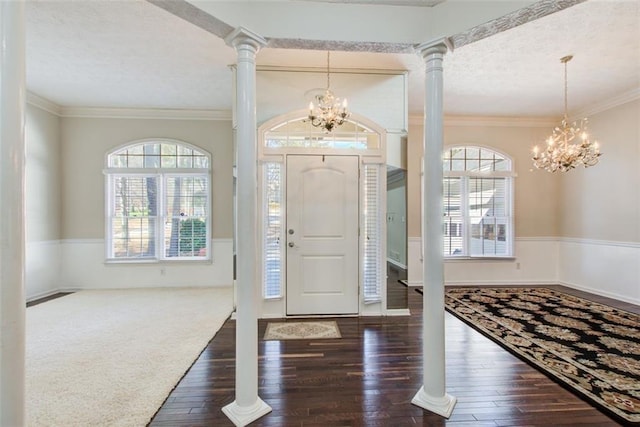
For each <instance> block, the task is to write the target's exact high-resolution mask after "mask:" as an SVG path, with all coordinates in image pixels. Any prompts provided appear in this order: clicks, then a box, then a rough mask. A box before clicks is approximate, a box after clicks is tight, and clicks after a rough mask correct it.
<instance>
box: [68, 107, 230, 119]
mask: <svg viewBox="0 0 640 427" xmlns="http://www.w3.org/2000/svg"><path fill="white" fill-rule="evenodd" d="M59 116H60V117H80V118H101V119H160V120H223V121H226V120H228V121H231V110H179V109H170V108H166V109H162V108H97V107H61V108H60V113H59Z"/></svg>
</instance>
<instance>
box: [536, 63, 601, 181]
mask: <svg viewBox="0 0 640 427" xmlns="http://www.w3.org/2000/svg"><path fill="white" fill-rule="evenodd" d="M572 58H573V56H571V55H569V56H565V57H563V58H561V59H560V62H562V63H563V64H564V116H563V118H562V122H561V124H560V126H556V127H555V128H554V129H553V132H552V133H551V136H549V138H548V139H547V148H546V149H545V150H543V151H542V152H539V151H538V146H535V147H534V148H533V158H532V159H533V165H534V166H535V167H536V168H538V169H544V170H546V171H548V172H557V171H560V172H567V171H569V170H571V169H574V168H575V167H576V166H580V165H582V166H584V167H585V168H586V167H589V166H593V165H595V164H597V163H598V160H599V159H598V158H599V157H600V156H601V153H600V148H599V145H598V142H597V141H593V142H592V141H590V140H589V133H588V132H587V124H588V120H587V119H586V118H585V119H582V120H581V121H580V122H579V123H578V122H577V121H576V122H573V123H571V124H569V118H568V117H569V114H568V101H567V98H568V96H567V92H568V91H567V62H569V61H571V59H572ZM578 135H580V139H581V142H579V143H578V142H575V143H574V142H573V140H574V139H575V138H576V136H578Z"/></svg>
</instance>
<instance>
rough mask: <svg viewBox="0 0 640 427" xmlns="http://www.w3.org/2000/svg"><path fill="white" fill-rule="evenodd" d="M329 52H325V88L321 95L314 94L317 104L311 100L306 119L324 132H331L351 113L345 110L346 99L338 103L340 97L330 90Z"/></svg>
mask: <svg viewBox="0 0 640 427" xmlns="http://www.w3.org/2000/svg"><path fill="white" fill-rule="evenodd" d="M329 55H330V52H327V88H326V89H325V91H324V93H323V94H321V95H316V101H317V103H318V105H317V106H314V105H313V102H310V103H309V117H308V121H309V122H311V124H312V125H313V126H315V127H319V128H322V130H323V131H324V132H325V133H329V132H331V131H332V130H333V129H334V128H335V127H336V126H340V125H341V124H343V123H344V122H345V120H346V119H347V118H348V117H349V116H350V115H351V113H350V112H349V110H347V100H346V99H345V100H343V101H342V103H340V98H336V96H335V95H334V94H333V92H331V89H329V88H330V83H331V80H330V73H329V58H330V56H329Z"/></svg>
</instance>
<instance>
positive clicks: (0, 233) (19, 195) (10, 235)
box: [0, 1, 26, 426]
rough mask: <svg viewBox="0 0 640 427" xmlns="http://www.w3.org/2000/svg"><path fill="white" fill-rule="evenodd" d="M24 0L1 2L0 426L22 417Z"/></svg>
mask: <svg viewBox="0 0 640 427" xmlns="http://www.w3.org/2000/svg"><path fill="white" fill-rule="evenodd" d="M24 111H25V15H24V2H22V1H0V212H2V218H0V322H1V323H0V324H1V326H0V425H3V426H23V425H25V424H26V422H25V412H26V411H25V361H24V358H25V314H26V311H25V310H26V309H25V291H24V269H25V267H24V239H25V237H24V156H25V154H24V153H25V148H24V115H25V113H24Z"/></svg>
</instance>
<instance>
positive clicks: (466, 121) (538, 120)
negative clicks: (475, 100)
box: [409, 114, 558, 128]
mask: <svg viewBox="0 0 640 427" xmlns="http://www.w3.org/2000/svg"><path fill="white" fill-rule="evenodd" d="M409 124H410V125H422V124H424V117H423V115H421V114H411V115H410V116H409ZM557 124H558V120H557V117H501V116H447V115H445V117H444V126H445V127H446V126H491V127H534V128H537V127H540V128H547V127H553V126H556V125H557Z"/></svg>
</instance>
